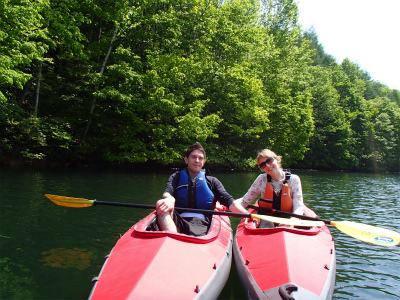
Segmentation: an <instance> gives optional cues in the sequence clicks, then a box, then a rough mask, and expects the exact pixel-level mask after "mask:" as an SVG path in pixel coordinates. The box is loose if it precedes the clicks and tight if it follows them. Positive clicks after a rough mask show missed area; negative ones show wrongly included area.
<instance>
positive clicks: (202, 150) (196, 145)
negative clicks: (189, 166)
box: [185, 142, 206, 159]
mask: <svg viewBox="0 0 400 300" xmlns="http://www.w3.org/2000/svg"><path fill="white" fill-rule="evenodd" d="M194 150H200V151H201V152H203V154H204V159H205V158H206V150H204V148H203V146H202V145H201V144H200V143H199V142H196V143H194V144H193V145H191V146H189V148H187V150H186V152H185V157H189V156H190V153H192V152H193V151H194Z"/></svg>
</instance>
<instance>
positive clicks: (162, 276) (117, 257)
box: [89, 212, 233, 300]
mask: <svg viewBox="0 0 400 300" xmlns="http://www.w3.org/2000/svg"><path fill="white" fill-rule="evenodd" d="M154 218H155V212H153V213H151V214H150V215H148V216H147V217H146V218H144V219H143V220H141V221H140V222H138V223H137V224H135V225H134V226H133V227H132V228H131V229H130V230H129V231H127V232H126V233H125V234H124V235H123V236H122V237H121V238H120V239H119V241H118V242H117V244H116V245H115V246H114V248H113V250H112V251H111V253H110V255H109V256H108V258H107V259H106V262H105V263H104V265H103V268H102V270H101V272H100V274H99V277H98V278H96V279H95V280H96V283H95V285H94V286H93V289H92V292H91V294H90V296H89V299H92V300H100V299H104V300H110V299H112V300H120V299H121V300H122V299H135V300H137V299H146V300H147V299H150V300H151V299H154V300H157V299H174V300H175V299H205V300H211V299H217V298H218V296H219V294H220V293H221V291H222V289H223V287H224V285H225V283H226V281H227V279H228V276H229V272H230V269H231V262H232V240H233V237H232V229H231V226H230V221H229V218H228V217H227V216H219V215H214V217H213V220H212V224H211V226H210V230H209V232H208V234H207V235H205V236H201V237H193V236H188V235H184V234H179V233H171V232H167V231H146V228H147V227H148V225H149V224H150V223H151V222H152V221H153V220H154Z"/></svg>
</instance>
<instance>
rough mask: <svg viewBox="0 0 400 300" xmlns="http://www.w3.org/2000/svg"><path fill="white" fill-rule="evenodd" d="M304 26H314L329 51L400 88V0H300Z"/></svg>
mask: <svg viewBox="0 0 400 300" xmlns="http://www.w3.org/2000/svg"><path fill="white" fill-rule="evenodd" d="M295 2H296V3H297V4H298V7H299V23H300V25H301V26H302V28H303V30H306V29H309V28H310V27H311V26H313V27H314V29H315V32H316V33H317V35H318V40H319V43H320V44H321V45H322V46H323V47H324V50H325V53H327V54H330V55H332V56H333V57H335V58H336V61H337V62H338V63H339V64H340V63H341V62H342V61H343V60H344V59H345V58H348V59H350V61H352V62H353V63H356V64H357V65H359V66H360V68H361V69H362V70H364V71H367V72H368V74H369V75H370V76H371V79H372V80H374V81H379V82H380V83H382V84H384V85H386V86H388V87H389V88H391V89H397V90H400V0H380V1H377V0H296V1H295Z"/></svg>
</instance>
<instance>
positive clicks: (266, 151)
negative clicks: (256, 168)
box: [256, 149, 282, 168]
mask: <svg viewBox="0 0 400 300" xmlns="http://www.w3.org/2000/svg"><path fill="white" fill-rule="evenodd" d="M270 157H273V158H275V159H277V158H279V161H278V165H279V167H281V168H282V165H281V162H282V156H278V155H276V154H275V152H274V151H272V150H269V149H264V150H261V151H259V152H258V155H257V160H256V161H257V165H259V161H260V159H261V158H270Z"/></svg>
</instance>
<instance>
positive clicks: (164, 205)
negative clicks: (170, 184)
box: [156, 194, 175, 217]
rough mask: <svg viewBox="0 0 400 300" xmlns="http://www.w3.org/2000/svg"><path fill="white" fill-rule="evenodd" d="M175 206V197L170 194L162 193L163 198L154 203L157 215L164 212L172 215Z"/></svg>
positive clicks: (162, 214)
mask: <svg viewBox="0 0 400 300" xmlns="http://www.w3.org/2000/svg"><path fill="white" fill-rule="evenodd" d="M174 207H175V198H174V197H172V196H171V195H170V194H164V195H163V198H162V199H160V200H158V201H157V203H156V211H157V215H159V216H161V217H162V216H164V215H165V214H166V213H169V214H171V215H172V213H173V211H174Z"/></svg>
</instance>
